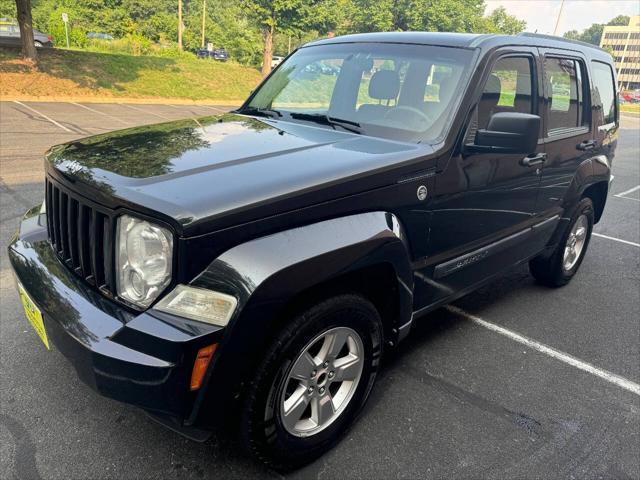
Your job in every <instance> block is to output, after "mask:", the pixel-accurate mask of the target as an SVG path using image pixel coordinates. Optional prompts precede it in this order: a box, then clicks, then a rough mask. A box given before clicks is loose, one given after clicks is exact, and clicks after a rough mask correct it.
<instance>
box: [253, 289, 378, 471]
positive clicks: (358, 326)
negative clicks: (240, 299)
mask: <svg viewBox="0 0 640 480" xmlns="http://www.w3.org/2000/svg"><path fill="white" fill-rule="evenodd" d="M336 327H347V328H349V329H351V330H353V331H355V332H356V333H357V334H358V335H359V336H360V338H361V340H362V345H363V347H364V363H363V368H362V373H361V374H360V376H359V381H358V383H357V386H355V387H354V393H353V394H352V396H351V399H350V400H349V401H348V402H347V403H346V405H345V407H344V409H343V410H342V413H340V414H338V415H337V416H336V417H335V419H334V420H333V421H332V422H331V423H330V424H329V425H328V426H326V427H325V428H324V429H323V430H321V431H319V432H318V433H315V434H312V435H309V436H306V437H301V436H295V435H292V434H291V433H289V431H287V429H286V428H285V426H284V424H283V421H282V418H281V412H280V410H281V408H280V399H281V398H284V397H281V395H284V394H283V393H282V392H283V389H284V388H286V386H287V384H288V383H289V380H287V379H288V375H289V372H290V370H291V368H292V366H293V364H294V361H295V359H297V358H299V356H300V354H301V353H302V352H304V351H305V349H306V348H308V346H309V342H312V340H313V339H315V338H316V337H317V336H318V335H320V334H322V333H323V332H328V331H329V330H331V329H332V328H336ZM382 348H383V334H382V322H381V320H380V315H379V314H378V312H377V310H376V309H375V307H374V306H373V305H372V304H371V302H369V301H367V300H366V299H364V298H362V297H360V296H358V295H340V296H337V297H333V298H330V299H328V300H325V301H322V302H320V303H318V304H317V305H315V306H313V307H311V308H309V309H308V310H307V311H305V312H304V313H302V314H300V315H298V316H296V317H295V318H294V319H293V320H292V321H291V322H290V323H288V324H287V326H286V327H285V328H284V329H283V330H282V331H281V332H280V333H279V334H278V335H277V337H276V338H275V339H274V341H273V344H272V345H271V347H270V348H269V349H268V351H267V353H266V354H265V356H264V359H263V361H262V364H261V367H260V368H259V370H258V371H257V373H256V375H255V377H254V379H253V381H252V382H251V384H250V385H249V388H248V392H247V395H246V397H245V401H244V405H243V412H242V419H241V437H242V440H243V443H244V444H245V446H246V447H247V448H248V450H249V451H250V452H251V453H252V454H253V455H254V456H255V457H256V458H257V459H259V460H260V461H262V462H263V463H265V464H267V465H268V466H269V467H271V468H274V469H276V470H279V471H288V470H291V469H295V468H298V467H301V466H303V465H305V464H307V463H309V462H311V461H312V460H314V459H316V458H317V457H319V456H320V455H322V454H323V453H324V452H326V451H327V450H329V449H330V448H332V447H333V446H334V445H335V444H336V443H337V442H338V440H339V439H340V438H341V436H342V434H344V433H345V431H346V430H347V429H348V427H349V426H350V425H351V423H352V422H353V421H354V420H355V418H356V417H357V415H358V413H359V412H360V410H361V409H362V407H363V406H364V404H365V402H366V400H367V398H368V396H369V393H370V392H371V389H372V388H373V384H374V382H375V378H376V373H377V370H378V365H379V363H380V359H381V355H382ZM328 389H329V386H327V390H328Z"/></svg>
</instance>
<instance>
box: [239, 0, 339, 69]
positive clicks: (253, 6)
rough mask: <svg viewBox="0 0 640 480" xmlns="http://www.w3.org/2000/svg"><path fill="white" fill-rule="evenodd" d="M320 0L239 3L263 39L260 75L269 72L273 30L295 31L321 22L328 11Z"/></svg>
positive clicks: (248, 1) (324, 19)
mask: <svg viewBox="0 0 640 480" xmlns="http://www.w3.org/2000/svg"><path fill="white" fill-rule="evenodd" d="M323 3H324V2H323V0H244V2H243V4H244V6H245V7H246V8H247V9H248V11H249V12H250V13H251V16H252V17H253V18H254V19H255V21H256V23H257V24H258V25H259V26H260V30H261V33H262V41H263V46H264V48H263V53H262V75H263V76H267V75H268V74H269V72H270V71H271V58H272V56H273V36H274V33H275V32H276V29H280V30H285V31H295V30H301V29H305V28H306V29H312V28H313V26H314V25H325V24H326V23H327V16H326V15H325V13H328V12H327V10H326V9H324V8H322V7H323V5H322V4H323Z"/></svg>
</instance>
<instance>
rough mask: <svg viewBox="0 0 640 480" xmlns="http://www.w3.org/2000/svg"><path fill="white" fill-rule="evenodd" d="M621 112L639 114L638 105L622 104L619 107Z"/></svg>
mask: <svg viewBox="0 0 640 480" xmlns="http://www.w3.org/2000/svg"><path fill="white" fill-rule="evenodd" d="M620 111H621V112H627V113H640V103H623V104H622V105H620Z"/></svg>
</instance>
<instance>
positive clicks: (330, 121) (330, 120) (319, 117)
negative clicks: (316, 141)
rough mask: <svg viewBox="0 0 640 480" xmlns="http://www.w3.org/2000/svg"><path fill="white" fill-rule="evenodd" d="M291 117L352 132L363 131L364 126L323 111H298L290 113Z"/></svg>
mask: <svg viewBox="0 0 640 480" xmlns="http://www.w3.org/2000/svg"><path fill="white" fill-rule="evenodd" d="M290 115H291V118H295V119H297V120H308V121H310V122H315V123H320V124H322V125H329V126H331V127H333V128H334V129H335V127H336V125H337V126H339V127H342V128H344V129H345V130H348V131H349V132H352V133H362V128H361V127H360V124H359V123H358V122H354V121H352V120H346V119H343V118H337V117H330V116H329V115H325V114H323V113H296V112H293V113H291V114H290Z"/></svg>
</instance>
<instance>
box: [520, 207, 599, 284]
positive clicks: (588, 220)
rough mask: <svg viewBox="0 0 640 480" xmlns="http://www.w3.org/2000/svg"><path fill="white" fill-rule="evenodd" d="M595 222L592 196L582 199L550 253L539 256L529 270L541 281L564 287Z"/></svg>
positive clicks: (574, 270)
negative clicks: (547, 255) (545, 255)
mask: <svg viewBox="0 0 640 480" xmlns="http://www.w3.org/2000/svg"><path fill="white" fill-rule="evenodd" d="M593 221H594V214H593V203H592V201H591V199H590V198H583V199H582V200H580V202H579V203H578V205H577V206H576V208H575V210H574V213H573V215H572V217H571V221H570V222H569V225H568V226H567V229H566V231H565V233H564V235H563V236H562V238H561V240H560V242H558V246H557V247H556V249H555V250H554V251H553V253H552V254H551V256H549V257H536V258H534V259H533V260H531V261H530V262H529V270H530V271H531V274H532V275H533V276H534V278H535V279H536V280H538V282H540V283H542V284H544V285H547V286H550V287H561V286H563V285H566V284H567V283H569V281H571V279H572V278H573V276H574V275H575V274H576V272H577V271H578V269H579V268H580V264H581V263H582V260H583V259H584V255H585V253H586V252H587V247H588V246H589V240H590V239H591V232H592V230H593Z"/></svg>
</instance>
